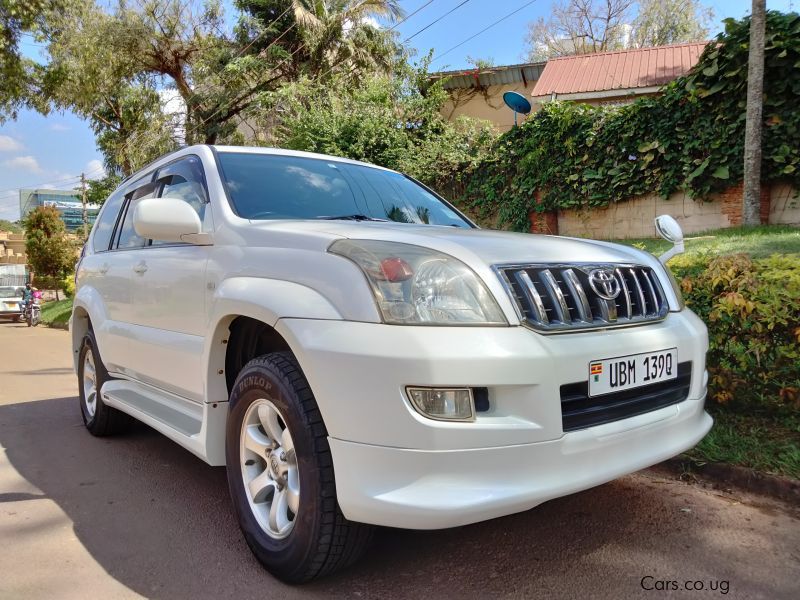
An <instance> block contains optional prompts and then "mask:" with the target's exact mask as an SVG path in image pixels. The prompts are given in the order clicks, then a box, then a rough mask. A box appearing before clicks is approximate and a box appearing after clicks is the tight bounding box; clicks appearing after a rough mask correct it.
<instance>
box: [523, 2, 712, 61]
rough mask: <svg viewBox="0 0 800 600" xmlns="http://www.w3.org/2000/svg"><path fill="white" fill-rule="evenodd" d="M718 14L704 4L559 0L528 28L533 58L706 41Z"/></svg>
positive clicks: (529, 55)
mask: <svg viewBox="0 0 800 600" xmlns="http://www.w3.org/2000/svg"><path fill="white" fill-rule="evenodd" d="M634 15H635V18H634ZM713 16H714V12H713V10H711V9H709V8H705V7H704V6H702V4H700V0H638V1H637V0H559V1H557V2H556V3H555V4H554V5H553V8H552V12H551V16H550V18H549V19H547V20H545V19H544V18H540V19H539V20H538V21H536V22H533V23H530V24H529V25H528V35H527V38H526V41H527V43H528V46H529V48H528V58H529V60H531V61H542V60H547V59H548V58H554V57H557V56H569V55H572V54H588V53H591V52H605V51H608V50H618V49H622V48H629V47H635V48H644V47H649V46H662V45H664V44H677V43H680V42H694V41H700V40H705V39H707V38H708V25H709V23H710V22H711V20H712V18H713Z"/></svg>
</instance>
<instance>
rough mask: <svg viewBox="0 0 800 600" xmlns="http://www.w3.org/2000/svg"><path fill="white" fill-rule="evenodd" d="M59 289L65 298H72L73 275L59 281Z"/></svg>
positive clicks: (73, 288) (73, 290) (73, 291)
mask: <svg viewBox="0 0 800 600" xmlns="http://www.w3.org/2000/svg"><path fill="white" fill-rule="evenodd" d="M61 289H62V290H64V295H65V296H66V297H67V298H72V297H73V296H74V295H75V273H70V274H69V275H67V276H66V277H64V279H62V280H61Z"/></svg>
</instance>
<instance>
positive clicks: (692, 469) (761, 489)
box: [652, 454, 800, 505]
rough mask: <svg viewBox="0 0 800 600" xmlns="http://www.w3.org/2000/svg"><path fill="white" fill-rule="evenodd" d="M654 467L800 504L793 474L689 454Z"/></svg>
mask: <svg viewBox="0 0 800 600" xmlns="http://www.w3.org/2000/svg"><path fill="white" fill-rule="evenodd" d="M652 469H653V470H656V471H666V472H668V473H670V474H672V475H676V476H678V478H683V477H685V476H686V475H687V474H689V475H693V476H697V477H700V478H703V479H705V480H708V482H709V483H711V484H712V485H713V486H714V487H716V488H721V487H734V488H737V489H739V490H742V491H745V492H750V493H753V494H759V495H762V496H768V497H770V498H775V499H777V500H783V501H785V502H791V503H793V504H795V505H800V480H797V479H791V478H789V477H781V476H779V475H771V474H769V473H762V472H761V471H756V470H755V469H749V468H747V467H739V466H736V465H730V464H727V463H710V462H701V461H697V460H694V459H692V458H690V457H689V456H687V455H685V454H681V455H680V456H676V457H675V458H671V459H669V460H666V461H664V462H662V463H659V464H657V465H654V466H653V467H652Z"/></svg>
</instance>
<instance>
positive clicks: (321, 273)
mask: <svg viewBox="0 0 800 600" xmlns="http://www.w3.org/2000/svg"><path fill="white" fill-rule="evenodd" d="M657 226H658V227H659V229H661V230H663V231H664V233H665V235H666V237H668V238H670V239H672V240H673V241H675V242H677V244H678V247H677V249H676V250H674V251H678V250H679V249H680V245H681V244H682V241H681V239H682V238H681V234H680V228H678V227H677V223H675V222H674V221H673V220H671V219H670V218H669V217H667V218H659V220H658V222H657ZM664 258H665V257H662V260H664ZM76 277H77V293H76V296H75V303H74V310H73V314H72V319H71V331H72V348H73V351H74V361H75V369H76V372H77V374H78V381H79V390H80V409H81V412H82V415H83V419H84V421H85V423H86V427H87V428H88V430H89V431H90V432H91V433H92V434H94V435H98V436H103V435H109V434H113V433H116V432H119V431H121V430H123V429H125V427H126V426H127V425H128V424H129V423H130V420H131V419H132V418H134V419H138V420H140V421H143V422H144V423H146V424H148V425H150V426H151V427H153V428H155V429H157V430H158V431H160V432H162V433H163V434H164V435H166V436H168V437H169V438H171V439H172V440H174V441H176V442H177V443H178V444H180V445H181V446H183V447H184V448H186V449H188V450H189V451H190V452H193V453H194V454H196V455H197V456H198V457H200V458H201V459H202V460H204V461H206V462H207V463H208V464H210V465H220V466H222V465H224V466H226V467H227V473H228V483H229V486H230V493H231V497H232V501H233V507H234V509H235V512H236V515H237V517H238V520H239V523H240V525H241V529H242V531H243V533H244V537H245V539H246V541H247V543H248V545H249V546H250V548H251V549H252V551H253V552H254V553H255V555H256V556H257V558H258V559H259V560H260V561H261V562H262V563H263V564H264V565H265V566H266V567H267V568H268V569H269V570H270V571H271V572H272V573H274V574H275V575H277V576H278V577H280V578H282V579H284V580H286V581H290V582H301V581H307V580H309V579H312V578H314V577H317V576H320V575H324V574H327V573H330V572H332V571H334V570H336V569H338V568H340V567H342V566H344V565H347V564H349V563H351V562H353V561H354V560H355V559H357V558H358V556H359V555H360V553H361V552H362V551H363V549H364V547H365V545H366V544H367V542H368V540H369V537H370V535H369V534H370V530H371V528H372V526H373V525H383V526H389V527H403V528H412V529H437V528H445V527H454V526H458V525H464V524H467V523H474V522H477V521H482V520H485V519H492V518H495V517H500V516H503V515H508V514H511V513H515V512H518V511H524V510H528V509H530V508H532V507H534V506H536V505H538V504H541V503H542V502H545V501H547V500H549V499H551V498H556V497H559V496H563V495H565V494H571V493H573V492H576V491H578V490H583V489H586V488H589V487H592V486H596V485H598V484H601V483H604V482H607V481H610V480H612V479H614V478H617V477H620V476H621V475H624V474H626V473H630V472H632V471H636V470H638V469H641V468H643V467H647V466H649V465H652V464H654V463H657V462H659V461H662V460H664V459H667V458H669V457H671V456H674V455H676V454H678V453H680V452H682V451H684V450H686V449H688V448H691V447H692V446H694V445H695V444H696V443H697V442H698V441H699V440H700V439H701V438H702V437H703V436H704V435H705V434H706V432H707V431H708V430H709V428H710V427H711V418H710V417H709V416H708V415H707V414H706V413H705V411H704V399H705V394H706V382H707V375H706V370H705V353H706V349H707V334H706V328H705V326H704V325H703V323H702V322H701V321H700V320H699V319H698V318H697V317H696V316H695V315H694V314H693V313H692V312H691V311H690V310H688V309H687V308H685V307H684V305H683V301H682V298H681V293H680V290H679V288H678V286H677V285H676V283H675V281H674V279H673V278H672V277H671V275H670V274H669V272H668V270H667V269H666V268H665V267H664V266H663V264H662V263H661V262H659V260H657V259H656V258H654V257H653V256H652V255H650V254H648V253H646V252H642V251H640V250H636V249H634V248H630V247H626V246H619V245H615V244H611V243H604V242H596V241H589V240H579V239H569V238H562V237H552V236H542V235H527V234H516V233H507V232H498V231H485V230H481V229H479V228H478V227H476V226H475V224H474V223H472V222H471V221H470V220H469V219H468V218H466V217H465V216H464V215H463V214H461V213H460V212H459V211H458V210H456V209H455V208H454V207H453V206H452V205H451V204H449V203H448V202H446V201H445V200H443V199H442V198H441V197H439V196H437V195H436V194H435V193H434V192H433V191H431V190H430V189H428V188H426V187H425V186H423V185H421V184H420V183H418V182H416V181H414V180H413V179H411V178H409V177H407V176H404V175H402V174H401V173H397V172H394V171H390V170H387V169H383V168H379V167H375V166H373V165H368V164H363V163H359V162H354V161H351V160H345V159H342V158H335V157H331V156H322V155H314V154H306V153H301V152H290V151H283V150H271V149H264V148H235V147H211V146H193V147H189V148H184V149H182V150H180V151H177V152H175V153H173V154H170V155H167V156H165V157H163V158H161V159H159V160H158V161H156V162H155V163H153V164H152V165H150V166H148V167H146V168H145V169H143V170H141V171H140V172H138V173H136V174H135V175H133V176H131V177H129V178H128V179H126V180H125V181H124V182H123V183H122V185H121V186H120V187H119V189H117V190H116V191H115V192H114V193H113V194H111V196H110V197H109V198H108V200H107V201H106V202H105V204H104V206H103V209H102V211H101V213H100V215H99V217H98V219H97V222H96V224H95V225H94V228H93V230H92V233H91V236H90V238H89V240H88V242H87V244H86V247H85V249H84V252H83V255H82V258H81V260H80V262H79V265H78V268H77V275H76Z"/></svg>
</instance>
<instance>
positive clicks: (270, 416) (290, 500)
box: [225, 352, 373, 583]
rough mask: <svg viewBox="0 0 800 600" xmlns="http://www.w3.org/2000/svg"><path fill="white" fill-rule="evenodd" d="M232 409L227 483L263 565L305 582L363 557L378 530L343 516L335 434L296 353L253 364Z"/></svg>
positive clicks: (287, 579)
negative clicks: (336, 474) (336, 478)
mask: <svg viewBox="0 0 800 600" xmlns="http://www.w3.org/2000/svg"><path fill="white" fill-rule="evenodd" d="M229 411H230V414H229V418H228V422H227V432H226V439H225V451H226V458H227V465H228V467H227V470H228V486H229V488H230V493H231V498H232V500H233V506H234V510H235V512H236V516H237V518H238V520H239V525H240V527H241V528H242V533H243V534H244V537H245V540H246V541H247V544H248V546H250V549H251V550H252V551H253V554H255V556H256V558H257V559H258V560H259V562H261V564H262V565H264V566H265V567H266V568H267V570H269V571H270V572H271V573H272V574H273V575H275V576H276V577H278V578H279V579H281V580H283V581H285V582H288V583H303V582H306V581H310V580H311V579H315V578H317V577H321V576H323V575H328V574H330V573H333V572H334V571H337V570H339V569H341V568H344V567H346V566H347V565H350V564H352V563H353V562H355V561H356V560H357V559H358V558H360V557H361V555H362V554H363V552H364V551H365V550H366V548H367V546H368V544H369V542H370V540H371V537H372V531H373V528H372V527H371V526H369V525H364V524H362V523H354V522H352V521H348V520H347V519H345V517H344V515H342V511H341V509H340V508H339V504H338V502H337V501H336V485H335V481H334V472H333V461H332V458H331V450H330V446H329V445H328V431H327V429H326V428H325V423H324V422H323V421H322V416H321V415H320V412H319V408H318V407H317V402H316V400H315V399H314V395H313V393H312V392H311V388H310V387H309V385H308V382H307V381H306V378H305V376H304V375H303V372H302V370H301V369H300V365H299V364H298V363H297V360H296V359H295V358H294V356H293V355H292V354H291V353H290V352H275V353H272V354H266V355H264V356H261V357H259V358H256V359H253V360H251V361H250V362H249V363H247V364H246V365H245V366H244V368H243V369H242V371H241V372H240V373H239V375H238V377H237V378H236V382H235V383H234V385H233V391H232V392H231V396H230V403H229ZM264 423H267V425H266V426H265V425H264ZM245 427H246V428H247V429H246V430H245ZM271 431H274V432H275V433H274V434H271V433H270V432H271ZM286 432H289V433H288V434H287V433H286ZM287 436H288V437H287ZM278 438H280V439H279V442H277V443H274V442H273V443H272V445H270V442H271V441H272V440H274V439H278ZM246 479H247V482H249V483H250V485H248V483H247V482H246V481H245V480H246ZM256 479H258V482H259V483H258V484H256V481H255V480H256ZM261 484H267V485H264V486H263V487H262V485H261ZM251 489H255V490H256V495H255V496H253V495H252V492H250V491H249V490H251ZM265 490H266V492H265V493H263V494H262V492H264V491H265ZM293 507H294V508H296V509H297V511H296V513H295V512H294V511H293ZM273 508H275V514H276V517H275V519H274V521H273V520H272V518H271V515H272V509H273Z"/></svg>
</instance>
